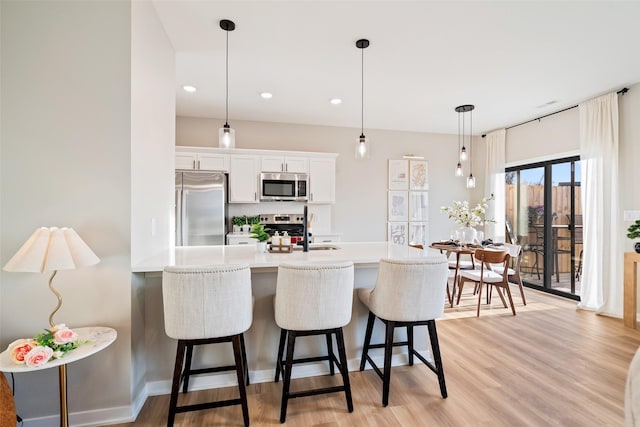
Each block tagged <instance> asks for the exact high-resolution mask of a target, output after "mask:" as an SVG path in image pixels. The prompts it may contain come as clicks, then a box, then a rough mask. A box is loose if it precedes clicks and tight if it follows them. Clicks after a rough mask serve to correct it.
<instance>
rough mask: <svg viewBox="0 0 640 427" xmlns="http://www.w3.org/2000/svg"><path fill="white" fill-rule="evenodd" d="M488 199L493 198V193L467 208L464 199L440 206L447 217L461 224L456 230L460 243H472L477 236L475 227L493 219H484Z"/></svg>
mask: <svg viewBox="0 0 640 427" xmlns="http://www.w3.org/2000/svg"><path fill="white" fill-rule="evenodd" d="M490 200H493V194H492V195H491V196H490V197H485V198H484V199H482V200H481V201H480V203H478V204H477V205H476V207H474V208H473V209H471V208H469V202H468V201H466V200H464V201H462V202H459V201H454V202H453V206H443V207H442V208H441V210H442V211H444V212H446V213H447V214H448V215H449V219H452V220H453V221H454V222H455V223H456V224H458V225H460V226H461V228H460V230H458V240H460V242H461V243H474V242H475V241H476V239H477V236H478V232H477V230H476V229H475V227H477V226H481V225H484V223H485V222H491V221H493V220H489V219H485V214H486V212H487V206H488V203H487V202H489V201H490Z"/></svg>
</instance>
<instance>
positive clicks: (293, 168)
mask: <svg viewBox="0 0 640 427" xmlns="http://www.w3.org/2000/svg"><path fill="white" fill-rule="evenodd" d="M307 164H308V160H307V158H306V157H289V156H262V157H261V168H260V170H261V171H262V172H291V173H293V172H303V173H307V172H308V169H309V168H308V166H307Z"/></svg>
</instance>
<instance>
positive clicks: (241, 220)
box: [231, 215, 247, 233]
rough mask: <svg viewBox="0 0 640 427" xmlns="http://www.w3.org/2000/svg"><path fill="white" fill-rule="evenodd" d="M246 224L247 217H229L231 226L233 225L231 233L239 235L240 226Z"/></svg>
mask: <svg viewBox="0 0 640 427" xmlns="http://www.w3.org/2000/svg"><path fill="white" fill-rule="evenodd" d="M246 223H247V217H246V216H244V215H241V216H234V217H231V224H233V232H234V233H240V231H242V226H243V225H245V224H246Z"/></svg>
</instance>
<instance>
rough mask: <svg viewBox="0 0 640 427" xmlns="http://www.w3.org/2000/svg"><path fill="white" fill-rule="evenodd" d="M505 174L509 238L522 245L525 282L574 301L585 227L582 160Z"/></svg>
mask: <svg viewBox="0 0 640 427" xmlns="http://www.w3.org/2000/svg"><path fill="white" fill-rule="evenodd" d="M506 172H507V173H506V175H505V176H506V183H505V184H506V187H505V188H506V195H505V196H506V216H507V218H506V221H507V235H508V240H510V241H512V242H516V243H517V244H520V245H522V249H523V257H522V264H521V267H520V270H521V274H522V279H523V282H525V284H526V285H528V286H530V287H535V288H539V289H541V290H545V291H548V292H551V293H556V294H561V295H564V296H569V297H571V298H575V299H578V295H579V293H580V275H581V270H582V263H581V260H582V256H581V255H582V223H583V217H582V212H581V207H580V195H581V193H580V172H581V168H580V159H579V158H578V157H572V158H565V159H559V160H552V161H547V162H540V163H535V164H531V165H524V166H518V167H513V168H509V169H507V171H506Z"/></svg>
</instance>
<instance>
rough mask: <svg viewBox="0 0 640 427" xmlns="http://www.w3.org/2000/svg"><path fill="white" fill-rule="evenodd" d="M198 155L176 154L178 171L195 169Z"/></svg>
mask: <svg viewBox="0 0 640 427" xmlns="http://www.w3.org/2000/svg"><path fill="white" fill-rule="evenodd" d="M195 168H196V155H195V154H194V153H176V169H189V170H191V169H195Z"/></svg>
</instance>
